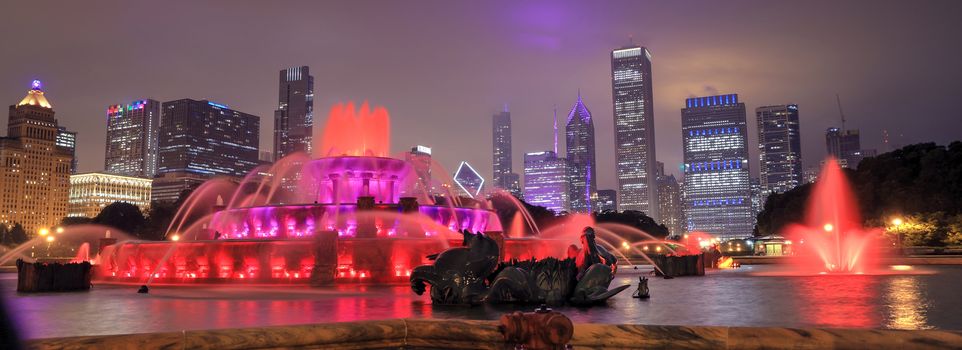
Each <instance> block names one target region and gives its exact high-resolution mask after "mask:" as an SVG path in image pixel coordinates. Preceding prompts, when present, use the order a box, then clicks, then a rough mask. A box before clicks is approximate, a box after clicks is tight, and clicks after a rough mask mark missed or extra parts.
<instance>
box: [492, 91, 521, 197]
mask: <svg viewBox="0 0 962 350" xmlns="http://www.w3.org/2000/svg"><path fill="white" fill-rule="evenodd" d="M491 136H492V139H491V145H492V154H493V155H494V161H493V165H494V167H493V168H494V176H492V177H491V179H492V180H493V182H494V187H497V188H501V189H505V190H508V191H511V192H516V191H517V188H515V187H516V186H517V183H516V182H517V181H516V180H517V175H515V174H512V173H513V172H514V171H513V170H512V163H511V162H512V158H511V112H509V111H508V106H507V105H505V107H504V111H501V112H499V113H495V114H494V116H492V117H491Z"/></svg>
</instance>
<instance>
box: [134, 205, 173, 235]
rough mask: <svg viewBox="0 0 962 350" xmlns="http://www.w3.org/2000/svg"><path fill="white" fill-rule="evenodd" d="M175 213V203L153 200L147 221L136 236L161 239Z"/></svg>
mask: <svg viewBox="0 0 962 350" xmlns="http://www.w3.org/2000/svg"><path fill="white" fill-rule="evenodd" d="M176 213H177V207H176V206H175V204H167V203H160V202H153V203H151V204H150V212H149V213H148V214H147V222H146V223H145V224H144V227H143V229H141V230H140V232H138V235H137V237H138V238H140V239H145V240H155V241H157V240H162V239H164V234H165V233H166V232H167V227H168V226H170V221H171V220H173V219H174V214H176Z"/></svg>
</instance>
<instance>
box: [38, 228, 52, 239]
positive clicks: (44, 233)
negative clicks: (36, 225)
mask: <svg viewBox="0 0 962 350" xmlns="http://www.w3.org/2000/svg"><path fill="white" fill-rule="evenodd" d="M38 233H39V234H40V237H46V236H47V235H49V234H50V230H48V229H45V228H42V229H40V232H38Z"/></svg>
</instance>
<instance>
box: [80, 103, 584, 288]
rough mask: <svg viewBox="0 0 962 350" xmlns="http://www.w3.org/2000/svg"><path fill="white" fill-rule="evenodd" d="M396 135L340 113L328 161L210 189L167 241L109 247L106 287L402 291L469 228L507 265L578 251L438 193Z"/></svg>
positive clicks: (360, 116)
mask: <svg viewBox="0 0 962 350" xmlns="http://www.w3.org/2000/svg"><path fill="white" fill-rule="evenodd" d="M388 131H389V117H388V114H387V111H386V110H385V109H384V108H381V107H376V108H374V109H373V110H372V109H370V108H369V107H368V105H367V104H366V103H365V104H364V105H362V106H361V108H360V109H359V110H355V108H354V106H353V104H351V103H348V104H346V105H340V104H339V105H336V106H334V107H333V108H332V109H331V113H330V116H329V118H328V121H327V123H326V125H325V128H324V131H323V137H321V138H316V140H317V142H316V143H315V147H314V150H315V153H316V154H320V155H321V157H320V158H317V159H310V157H307V156H306V155H305V154H302V153H296V154H293V155H290V156H288V157H285V158H283V159H280V160H279V161H278V162H276V163H275V164H274V165H273V166H270V167H267V166H262V167H258V168H257V169H255V170H254V171H253V172H252V173H251V174H249V175H248V176H245V177H244V178H243V179H242V180H241V181H240V182H239V183H238V182H234V181H230V180H227V179H213V180H210V181H208V182H206V183H204V184H203V185H201V186H200V187H199V188H197V189H196V190H194V192H193V193H192V194H191V196H190V197H188V198H187V199H186V200H185V201H184V203H183V204H182V205H181V207H180V208H179V209H178V211H177V213H176V215H175V217H174V219H173V220H172V221H171V223H170V227H169V229H168V232H167V240H166V241H161V242H146V241H128V242H121V243H113V242H109V241H108V242H106V244H101V249H100V250H99V252H100V254H99V260H98V262H99V266H98V269H97V270H98V273H99V275H98V276H97V279H98V280H99V281H103V282H113V283H136V284H151V283H159V284H172V285H178V284H198V283H245V284H308V283H310V284H326V283H332V282H334V283H345V282H348V283H351V282H373V283H395V282H402V281H406V280H407V278H408V276H409V275H410V274H411V270H412V269H413V268H414V267H415V266H419V265H424V264H427V263H429V262H430V260H429V259H428V256H429V255H432V254H436V253H438V252H440V251H442V250H444V249H447V248H449V247H450V246H452V245H460V244H461V241H462V235H461V234H460V232H461V231H469V232H478V233H485V234H486V235H490V236H491V237H496V240H498V241H499V244H500V245H501V249H502V251H503V253H502V254H501V258H502V259H504V260H509V259H528V258H543V257H546V256H563V255H564V254H565V249H566V248H567V246H568V245H569V244H570V243H573V242H568V241H562V240H552V239H531V238H530V237H528V238H525V237H504V235H503V234H502V228H501V224H500V222H499V220H498V219H497V217H496V216H495V215H494V212H493V211H492V210H491V209H490V204H489V203H488V202H486V201H483V200H475V199H470V198H458V196H457V195H456V194H454V193H450V192H448V193H444V194H442V195H441V196H434V195H429V194H428V193H427V192H426V191H425V189H424V188H423V187H424V186H416V184H417V183H418V178H417V173H416V171H415V170H414V169H413V167H412V165H411V164H410V163H408V162H407V161H405V160H402V159H397V158H391V157H389V156H388V152H389V145H390V142H389V141H390V140H389V132H388ZM437 187H440V188H446V189H451V188H453V187H451V186H437ZM522 215H526V214H522ZM525 219H529V218H527V217H526V218H525ZM518 235H519V236H520V233H519V234H518Z"/></svg>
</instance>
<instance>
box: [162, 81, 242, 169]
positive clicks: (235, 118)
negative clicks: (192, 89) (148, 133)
mask: <svg viewBox="0 0 962 350" xmlns="http://www.w3.org/2000/svg"><path fill="white" fill-rule="evenodd" d="M161 109H162V111H163V112H162V113H163V115H162V116H161V122H160V138H159V140H158V146H159V151H158V165H157V172H158V173H159V174H163V173H170V172H188V173H195V174H205V175H228V176H238V177H240V176H244V175H246V174H247V173H248V172H250V171H251V170H253V169H254V167H256V166H257V164H258V159H257V147H258V143H259V142H260V137H259V132H260V117H258V116H256V115H251V114H247V113H242V112H238V111H235V110H232V109H229V108H227V106H225V105H222V104H218V103H214V102H210V101H206V100H201V101H198V100H192V99H186V98H185V99H181V100H174V101H168V102H164V103H163V104H162V105H161Z"/></svg>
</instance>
